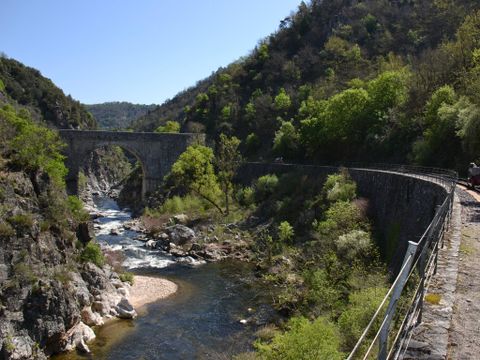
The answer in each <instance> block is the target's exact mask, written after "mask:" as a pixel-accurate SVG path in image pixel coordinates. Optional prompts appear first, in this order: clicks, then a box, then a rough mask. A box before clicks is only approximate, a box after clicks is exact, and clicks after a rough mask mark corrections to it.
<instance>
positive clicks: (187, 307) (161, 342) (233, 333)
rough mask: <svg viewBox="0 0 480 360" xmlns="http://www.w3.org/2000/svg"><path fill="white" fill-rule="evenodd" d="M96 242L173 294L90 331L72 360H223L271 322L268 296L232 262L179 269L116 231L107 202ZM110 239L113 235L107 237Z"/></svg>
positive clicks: (100, 201)
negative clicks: (85, 348) (172, 286)
mask: <svg viewBox="0 0 480 360" xmlns="http://www.w3.org/2000/svg"><path fill="white" fill-rule="evenodd" d="M95 205H96V208H97V209H96V211H98V212H99V213H100V214H101V216H100V217H99V218H98V219H97V220H96V223H97V226H96V234H97V239H98V241H99V242H100V243H101V244H102V246H104V247H110V248H113V249H117V250H121V251H123V252H124V254H125V261H124V263H123V266H124V267H125V268H127V269H129V270H130V271H133V272H134V273H135V274H140V275H148V276H158V277H162V278H166V279H168V280H171V281H173V282H175V283H176V284H177V286H178V290H177V292H176V293H175V294H174V295H171V296H169V297H168V298H166V299H163V300H160V301H157V302H155V303H152V304H149V305H147V306H145V307H144V308H143V309H141V311H140V312H139V313H140V316H139V317H138V318H137V319H135V320H113V321H111V322H109V323H107V324H106V325H105V326H103V327H100V328H97V329H95V332H96V335H97V339H96V340H95V341H94V342H93V343H91V344H89V346H90V349H91V350H92V353H91V354H89V355H81V354H77V353H69V354H63V355H61V356H58V357H56V359H59V360H60V359H61V360H73V359H112V360H113V359H132V360H133V359H145V360H147V359H148V360H150V359H151V360H153V359H229V358H231V357H232V356H233V355H235V354H238V353H241V352H245V351H250V350H251V349H252V342H253V340H254V333H255V332H256V331H257V330H258V329H259V328H261V327H262V326H263V325H264V324H266V323H268V322H270V321H272V319H273V318H274V317H275V312H274V310H273V309H272V308H271V307H270V306H269V305H268V304H269V303H270V299H271V292H270V290H269V289H268V288H267V287H265V284H263V283H260V282H259V280H258V279H256V278H255V277H254V274H253V269H252V267H251V265H249V264H245V263H241V262H238V261H232V260H229V261H222V262H219V263H200V262H194V263H190V264H188V265H186V264H183V263H179V262H177V261H176V259H175V258H174V257H173V256H171V255H170V254H168V253H165V252H163V251H161V250H149V249H146V248H145V247H144V241H140V240H137V238H138V237H139V235H140V234H139V233H137V232H135V231H132V230H122V224H123V223H124V222H126V221H128V220H130V219H131V217H130V214H129V213H128V211H122V210H120V209H119V208H118V206H117V204H116V203H115V202H114V201H113V200H111V199H108V198H97V199H95ZM112 229H114V231H113V232H115V233H118V235H112V234H111V232H112Z"/></svg>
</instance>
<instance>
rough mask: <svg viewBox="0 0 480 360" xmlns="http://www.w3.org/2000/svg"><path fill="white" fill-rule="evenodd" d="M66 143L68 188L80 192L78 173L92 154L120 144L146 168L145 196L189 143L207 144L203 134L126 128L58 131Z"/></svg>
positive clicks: (144, 170) (160, 180)
mask: <svg viewBox="0 0 480 360" xmlns="http://www.w3.org/2000/svg"><path fill="white" fill-rule="evenodd" d="M59 132H60V136H61V137H62V139H63V140H64V141H65V143H66V144H67V146H66V148H65V150H64V154H65V156H66V157H67V158H66V160H65V165H66V166H67V168H68V175H67V178H66V182H67V191H68V193H70V194H77V192H78V172H79V170H80V168H81V167H82V165H83V164H84V161H85V159H87V158H88V155H89V153H91V152H92V151H94V150H95V149H97V148H100V147H102V146H106V145H118V146H120V147H121V148H123V149H125V150H127V151H128V152H130V153H132V154H133V155H134V156H135V157H136V158H137V160H138V161H139V162H140V164H141V166H142V170H143V184H142V195H144V194H145V193H147V192H152V191H153V190H155V188H156V187H157V186H158V185H159V184H160V183H161V182H162V180H163V177H164V176H165V175H166V174H167V173H168V172H169V171H170V168H171V167H172V165H173V163H174V162H175V161H176V160H177V158H178V157H179V156H180V154H181V153H183V152H184V151H185V150H186V148H187V147H188V146H189V145H192V144H195V143H204V142H205V135H204V134H185V133H181V134H171V133H138V132H126V131H118V132H116V131H98V130H59Z"/></svg>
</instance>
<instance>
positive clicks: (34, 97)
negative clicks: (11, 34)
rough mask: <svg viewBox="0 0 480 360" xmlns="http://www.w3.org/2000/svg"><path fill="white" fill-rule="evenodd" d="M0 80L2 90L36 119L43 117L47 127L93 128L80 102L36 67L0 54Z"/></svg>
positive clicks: (93, 125) (92, 123)
mask: <svg viewBox="0 0 480 360" xmlns="http://www.w3.org/2000/svg"><path fill="white" fill-rule="evenodd" d="M0 80H1V81H2V82H3V86H4V91H5V93H6V94H7V95H8V96H9V97H10V98H11V99H12V100H14V101H16V102H17V103H18V104H20V105H22V106H24V107H27V108H28V109H29V111H30V113H31V115H32V117H34V118H35V119H37V120H42V121H43V120H44V121H46V122H47V123H48V124H49V125H50V126H54V127H57V128H62V129H78V128H80V129H91V128H95V127H96V122H95V119H94V118H93V116H92V115H91V114H89V113H88V111H87V110H86V109H85V108H84V107H83V105H82V104H80V102H79V101H76V100H74V99H73V98H72V97H71V96H70V95H68V96H66V95H65V94H64V92H63V91H62V90H61V89H60V88H58V87H57V86H56V85H55V84H54V83H53V82H52V81H51V80H50V79H47V78H45V77H43V76H42V74H41V73H40V71H38V70H36V69H33V68H31V67H27V66H25V65H23V64H22V63H20V62H18V61H16V60H14V59H9V58H6V57H0ZM0 90H1V89H0Z"/></svg>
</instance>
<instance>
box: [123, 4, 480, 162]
mask: <svg viewBox="0 0 480 360" xmlns="http://www.w3.org/2000/svg"><path fill="white" fill-rule="evenodd" d="M479 10H480V0H424V1H408V0H401V1H400V0H397V1H387V0H363V1H359V0H353V1H352V0H310V1H305V2H303V1H302V2H301V3H300V5H299V7H298V9H297V11H296V12H295V13H292V14H291V15H290V16H288V17H286V18H285V19H284V20H282V21H281V22H280V24H279V28H278V29H277V31H276V32H275V33H273V34H272V35H270V36H268V37H267V38H265V39H263V40H261V41H260V42H259V43H258V44H257V46H256V47H255V48H254V49H253V51H252V52H251V53H250V54H247V55H246V56H245V57H243V58H240V59H239V60H238V61H235V62H233V63H231V64H229V65H227V66H226V67H224V68H220V69H218V70H217V71H216V72H215V73H213V74H212V75H211V76H209V77H207V78H206V79H203V80H200V81H198V82H197V84H195V85H194V84H192V85H193V86H192V87H191V88H189V89H186V90H184V91H182V92H180V93H179V94H177V95H176V96H175V97H173V98H172V99H170V100H168V101H166V102H165V103H164V104H162V105H161V106H159V107H158V108H157V109H155V110H153V111H151V112H149V113H148V114H146V115H144V116H142V117H140V118H139V119H137V120H136V121H135V122H134V123H133V125H132V127H133V128H134V129H136V130H139V131H151V130H153V129H155V128H157V127H158V126H159V125H163V124H164V123H165V122H166V121H168V120H175V121H178V122H180V123H181V124H182V131H202V132H206V134H207V136H208V138H209V140H210V141H212V140H216V139H218V136H219V134H220V133H225V134H228V135H235V136H237V137H238V138H239V139H240V140H242V151H243V152H244V154H246V155H248V156H249V158H250V159H255V158H256V159H260V158H262V159H269V158H270V159H272V158H275V157H280V156H281V157H283V158H284V159H286V160H290V161H306V162H316V163H329V162H330V163H331V162H335V161H339V162H342V161H369V162H374V161H390V162H415V163H419V164H424V165H431V166H444V167H456V166H460V167H462V166H464V165H463V164H464V162H465V161H466V159H477V158H479V157H480V150H479V151H478V152H477V150H476V149H477V145H476V142H475V141H476V140H475V139H477V138H478V136H477V134H476V133H475V131H474V129H477V128H476V123H475V121H476V120H475V119H476V118H475V117H474V110H475V111H476V110H477V108H476V106H477V104H480V96H479V95H478V94H479V93H480V92H479V91H478V89H480V60H479V59H480V50H479V49H480V32H479V31H478V28H479V26H480V12H478V11H479ZM253 46H254V44H252V47H253ZM192 61H195V60H194V59H193V60H192ZM445 85H448V86H447V87H445ZM465 96H466V97H467V98H468V103H467V101H466V100H465ZM459 99H463V100H462V101H463V103H462V102H460V103H458V101H459ZM444 104H445V105H450V106H453V108H452V109H449V110H451V112H447V111H446V110H445V109H441V107H442V105H444ZM474 105H475V106H474ZM479 106H480V105H479ZM458 109H460V110H458ZM465 109H467V110H468V114H469V118H468V121H467V120H465V119H463V118H462V116H464V115H465V114H467V112H464V111H463V110H465ZM457 110H458V111H457ZM454 111H457V112H456V113H455V114H457V113H458V114H459V115H458V116H457V115H455V116H456V117H457V119H455V116H451V117H450V118H448V121H447V120H446V116H447V113H448V114H452V113H454ZM465 116H466V115H465ZM458 117H460V118H458ZM442 121H444V122H446V124H444V125H442V126H440V125H438V124H443V122H442ZM479 128H480V127H479ZM467 132H469V134H467ZM479 144H480V143H479ZM478 148H479V149H480V145H479V146H478ZM467 163H468V161H467Z"/></svg>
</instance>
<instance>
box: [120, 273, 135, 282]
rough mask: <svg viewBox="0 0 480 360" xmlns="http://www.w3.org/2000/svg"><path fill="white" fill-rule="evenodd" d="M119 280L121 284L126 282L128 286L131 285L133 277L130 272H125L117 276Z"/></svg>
mask: <svg viewBox="0 0 480 360" xmlns="http://www.w3.org/2000/svg"><path fill="white" fill-rule="evenodd" d="M119 278H120V280H121V281H123V282H128V283H129V284H130V285H133V282H134V276H133V274H132V273H131V272H128V271H125V272H123V273H121V274H120V275H119Z"/></svg>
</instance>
